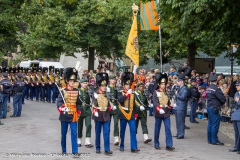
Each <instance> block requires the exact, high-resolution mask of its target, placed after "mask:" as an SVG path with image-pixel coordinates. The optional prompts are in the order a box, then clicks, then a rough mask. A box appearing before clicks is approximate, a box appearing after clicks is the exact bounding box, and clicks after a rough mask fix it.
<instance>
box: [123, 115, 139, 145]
mask: <svg viewBox="0 0 240 160" xmlns="http://www.w3.org/2000/svg"><path fill="white" fill-rule="evenodd" d="M127 123H128V125H129V128H130V141H131V149H137V148H138V146H137V137H136V120H135V119H130V120H126V119H120V138H121V143H120V149H124V138H125V131H126V126H127Z"/></svg>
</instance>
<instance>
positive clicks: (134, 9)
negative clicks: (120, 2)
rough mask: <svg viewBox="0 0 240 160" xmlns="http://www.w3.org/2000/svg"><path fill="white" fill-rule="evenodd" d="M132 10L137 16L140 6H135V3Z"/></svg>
mask: <svg viewBox="0 0 240 160" xmlns="http://www.w3.org/2000/svg"><path fill="white" fill-rule="evenodd" d="M132 10H133V14H134V15H135V16H136V15H137V13H138V6H137V5H135V3H133V5H132Z"/></svg>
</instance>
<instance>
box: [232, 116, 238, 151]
mask: <svg viewBox="0 0 240 160" xmlns="http://www.w3.org/2000/svg"><path fill="white" fill-rule="evenodd" d="M233 128H234V133H235V145H234V147H233V149H234V150H238V151H240V121H233Z"/></svg>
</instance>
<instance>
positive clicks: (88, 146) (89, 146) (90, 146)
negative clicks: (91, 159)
mask: <svg viewBox="0 0 240 160" xmlns="http://www.w3.org/2000/svg"><path fill="white" fill-rule="evenodd" d="M85 147H87V148H92V147H93V145H92V144H88V145H85Z"/></svg>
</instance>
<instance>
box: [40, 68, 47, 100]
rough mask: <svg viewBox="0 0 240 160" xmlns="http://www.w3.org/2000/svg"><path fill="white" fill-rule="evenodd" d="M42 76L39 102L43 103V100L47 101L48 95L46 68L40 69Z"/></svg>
mask: <svg viewBox="0 0 240 160" xmlns="http://www.w3.org/2000/svg"><path fill="white" fill-rule="evenodd" d="M42 71H43V75H42V76H41V80H42V83H41V101H42V102H44V103H45V100H47V97H48V93H47V88H48V79H47V72H48V68H47V67H43V69H42Z"/></svg>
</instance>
